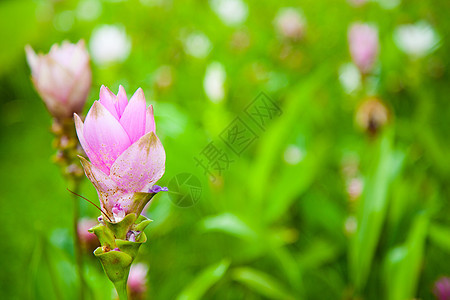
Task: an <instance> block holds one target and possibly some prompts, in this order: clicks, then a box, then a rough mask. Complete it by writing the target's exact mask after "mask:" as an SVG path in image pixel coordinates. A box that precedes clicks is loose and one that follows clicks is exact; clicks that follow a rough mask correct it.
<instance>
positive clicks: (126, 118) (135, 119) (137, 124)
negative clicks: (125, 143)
mask: <svg viewBox="0 0 450 300" xmlns="http://www.w3.org/2000/svg"><path fill="white" fill-rule="evenodd" d="M145 109H146V104H145V96H144V92H143V91H142V89H141V88H139V89H138V90H137V91H136V92H135V93H134V95H133V97H131V99H130V102H129V103H128V105H127V107H126V108H125V111H124V112H123V115H122V117H121V118H120V124H122V127H123V128H124V129H125V131H126V132H127V133H128V136H129V137H130V141H131V143H134V142H135V141H137V140H138V139H139V138H140V137H141V136H143V135H144V133H145Z"/></svg>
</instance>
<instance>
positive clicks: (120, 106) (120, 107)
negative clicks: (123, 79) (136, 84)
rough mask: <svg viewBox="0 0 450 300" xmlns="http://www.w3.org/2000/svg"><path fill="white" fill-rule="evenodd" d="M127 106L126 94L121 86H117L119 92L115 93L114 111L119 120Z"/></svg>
mask: <svg viewBox="0 0 450 300" xmlns="http://www.w3.org/2000/svg"><path fill="white" fill-rule="evenodd" d="M127 105H128V98H127V93H126V92H125V89H124V88H123V86H122V85H119V92H118V93H117V101H116V110H117V113H118V114H119V118H120V117H122V115H123V112H124V111H125V108H126V107H127Z"/></svg>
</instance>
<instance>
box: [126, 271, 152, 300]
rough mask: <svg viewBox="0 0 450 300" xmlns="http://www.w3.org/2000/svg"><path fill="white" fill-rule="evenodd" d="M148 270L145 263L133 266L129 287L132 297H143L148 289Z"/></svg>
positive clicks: (129, 277)
mask: <svg viewBox="0 0 450 300" xmlns="http://www.w3.org/2000/svg"><path fill="white" fill-rule="evenodd" d="M147 272H148V266H147V265H145V264H143V263H137V264H134V265H132V266H131V269H130V275H129V276H128V289H129V291H130V298H131V299H142V298H143V297H144V293H145V292H146V291H147V286H146V283H147Z"/></svg>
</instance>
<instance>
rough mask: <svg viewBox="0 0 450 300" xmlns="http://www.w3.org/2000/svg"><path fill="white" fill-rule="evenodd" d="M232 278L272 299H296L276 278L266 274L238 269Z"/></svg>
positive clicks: (253, 270) (248, 269)
mask: <svg viewBox="0 0 450 300" xmlns="http://www.w3.org/2000/svg"><path fill="white" fill-rule="evenodd" d="M232 278H233V279H234V280H236V281H238V282H240V283H242V284H243V285H245V286H247V287H249V288H250V289H252V290H254V291H255V292H257V293H259V294H261V295H262V296H265V297H268V298H270V299H286V300H287V299H295V297H293V296H292V295H291V294H290V293H288V292H287V291H286V289H285V288H284V287H283V286H282V285H281V284H280V283H279V282H278V281H277V280H276V279H275V278H273V277H272V276H270V275H268V274H266V273H264V272H261V271H258V270H255V269H252V268H247V267H242V268H236V269H234V270H233V272H232Z"/></svg>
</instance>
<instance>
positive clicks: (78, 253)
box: [68, 178, 86, 300]
mask: <svg viewBox="0 0 450 300" xmlns="http://www.w3.org/2000/svg"><path fill="white" fill-rule="evenodd" d="M68 183H69V189H70V190H72V191H73V192H75V193H78V190H79V187H80V180H78V179H76V178H69V182H68ZM72 200H73V238H74V239H73V243H74V248H75V260H76V264H77V273H78V279H79V282H80V299H81V300H83V299H85V290H86V283H85V281H84V275H83V256H82V255H83V253H82V249H81V242H80V237H79V236H78V220H79V218H80V204H79V200H78V197H77V196H76V195H74V194H72Z"/></svg>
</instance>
